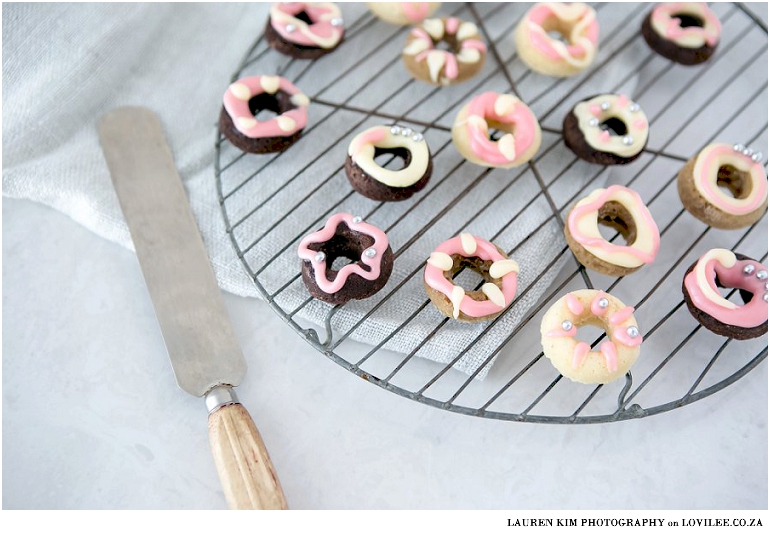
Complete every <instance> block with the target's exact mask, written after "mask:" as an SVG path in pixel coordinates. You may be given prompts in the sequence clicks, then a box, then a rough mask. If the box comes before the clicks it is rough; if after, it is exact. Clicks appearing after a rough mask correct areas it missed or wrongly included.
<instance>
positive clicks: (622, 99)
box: [615, 94, 629, 108]
mask: <svg viewBox="0 0 770 535" xmlns="http://www.w3.org/2000/svg"><path fill="white" fill-rule="evenodd" d="M628 103H629V100H628V97H627V96H626V95H623V94H620V95H618V98H617V99H615V105H616V106H617V107H618V108H625V107H626V106H628Z"/></svg>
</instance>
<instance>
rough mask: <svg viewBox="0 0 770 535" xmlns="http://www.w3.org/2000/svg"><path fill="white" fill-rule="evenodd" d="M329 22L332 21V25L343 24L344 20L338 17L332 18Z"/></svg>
mask: <svg viewBox="0 0 770 535" xmlns="http://www.w3.org/2000/svg"><path fill="white" fill-rule="evenodd" d="M329 22H331V25H332V26H342V24H343V22H344V21H343V20H342V19H340V18H337V19H332V20H330V21H329Z"/></svg>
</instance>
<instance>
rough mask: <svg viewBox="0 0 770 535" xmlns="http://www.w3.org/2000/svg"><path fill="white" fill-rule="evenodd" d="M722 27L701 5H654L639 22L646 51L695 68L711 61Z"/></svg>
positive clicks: (707, 9)
mask: <svg viewBox="0 0 770 535" xmlns="http://www.w3.org/2000/svg"><path fill="white" fill-rule="evenodd" d="M721 33H722V25H721V24H720V22H719V19H718V18H717V16H716V15H714V12H713V11H711V10H710V9H709V8H708V6H707V5H706V4H705V3H698V2H677V3H673V4H658V5H656V6H655V8H654V9H653V10H652V11H651V12H650V14H649V15H648V16H647V17H646V18H645V19H644V22H642V36H644V40H645V41H647V44H648V45H649V46H650V48H651V49H652V50H653V51H655V52H657V53H658V54H660V55H661V56H663V57H664V58H667V59H670V60H671V61H675V62H677V63H680V64H682V65H697V64H698V63H703V62H704V61H706V60H707V59H709V58H710V57H711V55H712V54H713V53H714V50H715V49H716V46H717V44H718V43H719V36H720V34H721Z"/></svg>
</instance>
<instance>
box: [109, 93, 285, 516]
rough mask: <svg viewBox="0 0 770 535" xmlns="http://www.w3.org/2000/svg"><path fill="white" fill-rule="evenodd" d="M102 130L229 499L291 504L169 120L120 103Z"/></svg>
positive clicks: (181, 379) (267, 505) (144, 265)
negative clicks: (247, 390)
mask: <svg viewBox="0 0 770 535" xmlns="http://www.w3.org/2000/svg"><path fill="white" fill-rule="evenodd" d="M98 131H99V140H100V142H101V145H102V151H103V152H104V156H105V159H106V160H107V166H108V167H109V170H110V176H111V177H112V182H113V185H114V187H115V191H116V192H117V194H118V199H119V201H120V206H121V209H122V210H123V215H124V217H125V219H126V222H127V223H128V227H129V229H130V231H131V239H132V240H133V242H134V247H135V249H136V255H137V257H138V259H139V264H140V266H141V269H142V274H143V275H144V280H145V283H146V284H147V288H148V290H149V293H150V297H151V299H152V303H153V307H154V308H155V314H156V316H157V318H158V322H159V323H160V328H161V331H162V332H163V339H164V341H165V344H166V348H167V349H168V354H169V357H170V358H171V365H172V367H173V370H174V375H175V376H176V380H177V383H178V384H179V386H180V387H181V388H182V389H183V390H185V391H186V392H189V393H190V394H192V395H194V396H197V397H202V396H205V401H206V406H207V407H208V409H209V417H208V427H209V438H210V441H211V451H212V454H213V456H214V461H215V464H216V468H217V472H218V473H219V478H220V481H221V483H222V488H223V490H224V493H225V497H226V498H227V502H228V504H229V506H230V507H231V508H233V509H287V505H286V498H285V497H284V494H283V490H282V489H281V484H280V482H279V481H278V477H277V476H276V474H275V469H274V468H273V464H272V462H271V461H270V457H269V455H268V453H267V449H266V447H265V444H264V442H263V441H262V438H261V437H260V435H259V432H258V431H257V428H256V426H255V425H254V422H253V420H252V419H251V416H250V415H249V413H248V411H247V410H246V409H245V408H244V407H243V406H242V405H241V404H240V403H239V402H238V399H237V398H236V396H235V393H234V392H233V389H232V387H234V386H237V385H238V384H240V382H241V380H242V379H243V377H244V375H245V373H246V361H245V359H244V358H243V354H242V352H241V349H240V347H239V346H238V343H237V340H236V338H235V334H234V332H233V328H232V325H231V324H230V319H229V317H228V315H227V310H226V309H225V307H224V303H223V300H222V294H221V291H220V289H219V287H218V286H217V283H216V279H215V277H214V272H213V269H212V267H211V264H210V262H209V258H208V254H207V253H206V249H205V247H204V245H203V240H202V238H201V235H200V232H199V230H198V227H197V225H196V223H195V219H194V217H193V214H192V210H191V208H190V204H189V202H188V199H187V195H186V194H185V191H184V187H183V185H182V182H181V180H180V178H179V173H178V172H177V169H176V166H175V164H174V159H173V156H172V154H171V149H170V148H169V146H168V144H167V142H166V139H165V137H164V134H163V128H162V126H161V123H160V120H159V119H158V117H157V116H156V115H155V114H154V113H153V112H152V111H150V110H148V109H145V108H140V107H125V108H118V109H115V110H112V111H110V112H108V113H106V114H105V115H103V116H102V117H101V118H100V119H99V122H98Z"/></svg>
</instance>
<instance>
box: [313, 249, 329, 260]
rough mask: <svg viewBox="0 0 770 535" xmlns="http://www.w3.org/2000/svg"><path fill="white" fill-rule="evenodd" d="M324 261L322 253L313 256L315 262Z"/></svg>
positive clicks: (324, 256)
mask: <svg viewBox="0 0 770 535" xmlns="http://www.w3.org/2000/svg"><path fill="white" fill-rule="evenodd" d="M324 260H326V255H325V254H324V253H323V251H318V252H317V253H316V254H315V261H316V262H323V261H324Z"/></svg>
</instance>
